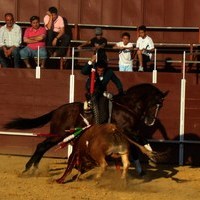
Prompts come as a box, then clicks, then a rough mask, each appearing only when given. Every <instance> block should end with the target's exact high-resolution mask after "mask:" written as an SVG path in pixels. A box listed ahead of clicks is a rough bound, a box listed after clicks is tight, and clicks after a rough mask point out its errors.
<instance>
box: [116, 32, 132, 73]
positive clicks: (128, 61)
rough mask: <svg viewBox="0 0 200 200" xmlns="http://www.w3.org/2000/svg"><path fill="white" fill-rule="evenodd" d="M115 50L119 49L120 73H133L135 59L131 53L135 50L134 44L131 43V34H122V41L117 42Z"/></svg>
mask: <svg viewBox="0 0 200 200" xmlns="http://www.w3.org/2000/svg"><path fill="white" fill-rule="evenodd" d="M113 49H119V50H120V51H119V71H128V72H132V71H133V59H132V55H131V51H132V50H133V43H131V42H130V34H129V33H128V32H124V33H123V34H122V41H121V42H117V43H116V44H115V46H114V47H113Z"/></svg>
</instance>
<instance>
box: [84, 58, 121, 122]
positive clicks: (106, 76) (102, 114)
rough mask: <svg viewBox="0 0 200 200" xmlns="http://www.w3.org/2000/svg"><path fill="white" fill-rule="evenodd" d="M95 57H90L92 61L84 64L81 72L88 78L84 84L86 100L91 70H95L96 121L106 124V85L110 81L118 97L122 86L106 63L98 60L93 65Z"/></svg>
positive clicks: (107, 112) (89, 95)
mask: <svg viewBox="0 0 200 200" xmlns="http://www.w3.org/2000/svg"><path fill="white" fill-rule="evenodd" d="M95 60H96V55H94V56H92V59H91V60H89V61H88V63H86V65H85V66H84V67H83V68H82V70H81V72H82V74H83V75H89V78H88V79H87V82H86V91H87V93H86V98H90V97H91V94H90V87H91V76H90V74H91V70H92V68H94V70H95V81H94V83H95V85H94V93H93V95H92V96H93V97H94V101H95V103H96V104H97V107H98V113H99V114H98V116H97V118H98V117H99V119H97V121H98V122H99V124H102V123H107V122H108V116H109V108H108V106H109V105H108V103H109V101H108V98H106V97H105V96H104V92H105V91H106V90H107V85H108V83H109V82H110V81H112V82H113V83H114V84H115V86H116V87H117V89H118V92H119V95H122V94H123V86H122V83H121V81H120V79H119V78H118V77H117V76H116V75H115V73H114V72H113V70H112V69H110V68H108V67H107V62H105V61H104V60H99V61H97V62H96V63H95Z"/></svg>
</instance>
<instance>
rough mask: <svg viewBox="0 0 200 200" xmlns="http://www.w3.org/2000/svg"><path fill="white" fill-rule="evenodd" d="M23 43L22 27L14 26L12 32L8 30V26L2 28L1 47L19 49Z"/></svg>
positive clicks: (0, 32)
mask: <svg viewBox="0 0 200 200" xmlns="http://www.w3.org/2000/svg"><path fill="white" fill-rule="evenodd" d="M21 41H22V31H21V27H20V26H18V25H17V24H14V25H13V28H12V29H11V30H8V29H7V27H6V25H4V26H2V27H1V28H0V47H2V46H7V47H12V46H16V47H19V46H20V44H21Z"/></svg>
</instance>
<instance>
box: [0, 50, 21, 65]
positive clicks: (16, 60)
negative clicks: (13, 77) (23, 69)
mask: <svg viewBox="0 0 200 200" xmlns="http://www.w3.org/2000/svg"><path fill="white" fill-rule="evenodd" d="M8 49H9V47H8ZM19 51H20V48H19V47H16V48H15V49H14V50H13V51H12V55H11V57H10V58H11V59H12V58H13V59H14V67H15V68H18V67H19V66H20V54H19ZM10 58H7V57H5V55H4V51H3V48H0V63H1V65H2V67H8V66H9V60H10Z"/></svg>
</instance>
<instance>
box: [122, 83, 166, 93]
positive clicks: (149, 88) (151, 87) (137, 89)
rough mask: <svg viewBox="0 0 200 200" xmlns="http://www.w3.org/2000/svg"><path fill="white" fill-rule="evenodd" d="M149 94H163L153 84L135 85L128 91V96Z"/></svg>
mask: <svg viewBox="0 0 200 200" xmlns="http://www.w3.org/2000/svg"><path fill="white" fill-rule="evenodd" d="M144 90H145V92H147V93H152V92H155V93H162V92H161V91H160V90H159V89H158V88H157V87H155V86H154V85H153V84H151V83H142V84H137V85H134V86H132V87H130V88H129V89H128V90H127V91H126V94H132V93H138V92H139V93H140V91H141V93H142V91H144Z"/></svg>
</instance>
